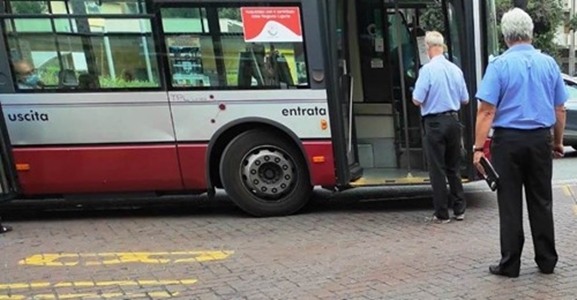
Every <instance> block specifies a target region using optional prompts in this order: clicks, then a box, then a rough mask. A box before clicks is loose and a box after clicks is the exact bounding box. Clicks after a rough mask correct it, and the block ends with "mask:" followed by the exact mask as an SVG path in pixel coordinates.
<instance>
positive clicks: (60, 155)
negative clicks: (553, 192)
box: [0, 0, 497, 216]
mask: <svg viewBox="0 0 577 300" xmlns="http://www.w3.org/2000/svg"><path fill="white" fill-rule="evenodd" d="M0 22H1V28H2V29H1V30H2V33H1V35H0V102H1V105H2V110H3V112H2V116H3V117H4V121H5V124H2V125H3V126H4V127H2V132H3V133H4V134H3V136H2V138H3V140H2V142H3V143H4V144H5V145H3V147H4V148H5V149H3V152H2V153H1V154H2V165H3V168H4V172H3V174H2V176H3V177H2V179H3V180H2V183H3V185H2V191H0V192H2V193H3V194H5V195H8V196H12V197H14V196H15V195H16V196H17V197H18V198H19V199H30V198H42V197H51V196H57V197H64V198H66V197H69V196H78V195H86V194H97V195H110V194H121V195H124V194H128V193H154V194H155V195H166V194H179V193H181V194H192V193H199V194H200V193H207V194H208V195H209V196H213V195H214V194H215V190H217V189H224V191H225V192H226V193H227V194H228V196H229V197H230V198H231V200H232V201H233V202H234V203H235V204H236V205H238V207H240V208H241V209H242V210H244V211H245V212H246V213H248V214H250V215H254V216H280V215H288V214H293V213H296V212H297V211H299V209H301V208H302V207H303V206H304V205H305V204H306V203H307V201H308V200H309V198H310V197H311V195H312V190H313V188H314V187H315V186H320V187H324V188H328V189H331V190H334V191H339V190H343V189H348V188H354V187H363V186H383V185H412V184H415V185H419V184H421V185H426V184H429V179H428V171H427V160H426V158H425V155H424V153H423V147H422V142H421V139H422V128H421V122H420V114H419V110H418V108H416V107H415V106H413V105H411V91H412V88H413V86H414V83H415V80H416V78H417V77H418V71H419V68H420V66H422V65H423V64H425V63H426V62H427V60H428V58H427V56H426V50H425V45H424V35H425V32H426V31H427V30H431V29H436V30H440V31H441V32H442V33H443V34H444V36H445V37H446V42H447V53H446V55H447V57H448V58H449V59H450V60H452V61H453V62H455V63H456V64H458V65H459V66H460V67H461V68H462V70H463V72H464V75H465V78H466V82H467V85H468V88H469V91H470V93H471V95H474V91H475V90H476V86H477V84H478V82H479V80H480V78H481V74H482V71H483V69H484V67H485V66H486V64H487V57H489V55H490V54H493V53H494V52H495V49H496V47H497V38H496V31H495V28H496V20H495V7H494V1H493V0H485V1H482V0H356V1H347V0H247V1H239V0H237V1H229V0H203V1H197V0H58V1H48V0H46V1H44V0H43V1H36V0H27V1H22V0H3V1H0ZM472 100H473V99H472ZM475 113H476V101H470V104H469V105H467V106H464V107H463V108H462V110H461V111H460V112H459V114H460V118H461V122H462V124H463V133H464V134H463V143H462V144H463V149H464V150H463V167H462V176H463V181H464V182H467V181H473V180H476V179H477V177H476V173H475V171H474V169H473V166H472V163H471V151H470V149H471V148H472V145H473V144H472V143H473V131H474V116H475Z"/></svg>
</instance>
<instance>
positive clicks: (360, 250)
mask: <svg viewBox="0 0 577 300" xmlns="http://www.w3.org/2000/svg"><path fill="white" fill-rule="evenodd" d="M566 185H569V183H563V184H561V185H558V186H556V187H555V203H554V209H555V221H556V234H557V244H558V251H559V254H560V261H559V263H558V267H557V269H556V274H553V275H542V274H540V273H539V272H538V270H537V267H536V266H535V264H534V263H533V258H532V256H533V249H532V239H531V237H530V234H529V231H528V223H527V216H526V214H525V223H526V241H525V248H524V253H523V264H522V269H521V276H520V277H519V278H516V279H506V278H501V277H496V276H493V275H490V274H489V273H488V270H487V268H488V266H489V264H492V263H495V262H497V259H498V258H499V248H498V219H497V208H496V202H495V196H494V194H492V193H490V192H487V191H486V190H487V189H484V188H482V187H481V188H475V187H473V188H469V189H468V191H469V192H468V193H467V197H468V199H469V209H468V212H467V219H466V220H465V221H464V222H455V223H451V224H448V225H426V224H424V223H423V218H424V217H426V216H428V215H429V214H430V213H431V209H430V207H429V200H408V201H404V202H387V201H384V202H371V203H358V201H357V200H351V199H350V197H353V198H355V197H357V196H358V195H357V194H358V192H356V191H355V192H354V193H353V196H350V195H347V194H345V195H344V196H339V197H337V199H336V200H333V201H331V202H330V203H325V200H320V201H317V202H320V204H319V203H317V204H314V205H312V206H311V207H309V208H308V209H307V210H306V211H305V212H303V213H302V214H299V215H296V216H290V217H284V218H267V219H255V218H250V217H247V216H245V215H244V214H242V213H240V212H239V211H238V210H237V209H235V208H234V207H232V206H230V205H229V204H227V203H220V204H218V205H216V206H211V205H208V206H207V205H198V204H188V203H184V202H178V203H177V204H174V205H173V206H174V207H172V208H169V209H156V208H151V209H148V210H136V211H133V210H114V211H108V210H91V211H89V212H66V213H56V212H50V213H45V214H40V215H27V216H25V217H16V218H13V219H12V220H9V221H8V222H7V223H9V224H11V225H13V226H14V228H15V230H14V232H11V233H9V234H6V235H3V236H0V249H1V250H0V299H35V298H34V296H36V297H37V298H38V299H162V298H167V297H171V298H172V299H518V298H522V299H545V298H547V299H553V298H554V299H576V298H577V296H575V295H576V293H577V284H575V283H574V281H575V278H577V251H575V249H577V229H576V228H577V227H576V226H575V223H576V221H577V216H576V215H574V214H573V210H572V206H573V204H574V203H573V200H572V198H571V197H570V196H568V195H567V188H566V187H565V186H566ZM571 188H572V190H573V191H574V192H577V184H575V183H572V184H571ZM372 193H375V192H372ZM369 194H370V193H369ZM347 197H349V198H347ZM191 251H215V252H211V253H212V254H204V256H203V255H202V253H200V254H199V253H191ZM135 252H137V253H136V254H134V253H135ZM151 252H152V254H151ZM130 253H133V255H132V256H131V255H130ZM215 253H216V254H215ZM42 254H44V256H42ZM46 254H55V255H56V256H49V255H46ZM69 254H70V255H69ZM38 255H40V256H38ZM58 255H59V256H58ZM147 255H148V256H147ZM55 257H56V259H55ZM26 258H28V260H27V262H28V264H21V263H19V262H21V261H23V260H25V259H26ZM30 262H34V264H31V263H30Z"/></svg>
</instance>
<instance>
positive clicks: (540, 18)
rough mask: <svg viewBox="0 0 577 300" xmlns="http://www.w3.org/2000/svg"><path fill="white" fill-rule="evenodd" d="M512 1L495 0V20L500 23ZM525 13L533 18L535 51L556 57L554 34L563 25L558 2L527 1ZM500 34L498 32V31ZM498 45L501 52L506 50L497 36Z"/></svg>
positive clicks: (505, 46) (500, 36)
mask: <svg viewBox="0 0 577 300" xmlns="http://www.w3.org/2000/svg"><path fill="white" fill-rule="evenodd" d="M512 2H513V1H512V0H496V4H497V6H496V8H497V20H498V21H499V22H500V20H501V18H502V17H503V14H504V13H505V12H507V11H508V10H509V9H511V8H512V7H513V3H512ZM527 13H528V14H529V15H530V16H531V18H533V23H534V24H535V30H534V34H533V44H534V45H535V47H536V48H537V49H540V50H541V51H543V52H544V53H547V54H549V55H552V56H554V57H555V56H557V55H558V46H557V45H556V44H555V42H554V40H555V32H556V30H557V28H558V26H559V25H561V24H562V23H563V9H562V6H561V3H560V0H529V2H528V4H527ZM499 32H500V30H499ZM499 44H500V48H501V49H502V50H505V49H507V45H506V44H505V41H504V40H503V36H502V35H501V34H499Z"/></svg>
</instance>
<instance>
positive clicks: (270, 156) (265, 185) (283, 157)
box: [241, 148, 295, 199]
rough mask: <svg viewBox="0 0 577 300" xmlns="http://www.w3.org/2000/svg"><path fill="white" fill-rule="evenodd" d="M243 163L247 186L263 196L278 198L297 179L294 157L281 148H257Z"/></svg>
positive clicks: (244, 178)
mask: <svg viewBox="0 0 577 300" xmlns="http://www.w3.org/2000/svg"><path fill="white" fill-rule="evenodd" d="M242 163H243V165H242V171H241V172H242V178H243V181H244V184H245V186H246V187H247V188H248V189H249V190H251V191H252V192H253V193H254V194H255V195H257V196H259V197H261V198H269V199H270V198H272V199H278V198H280V197H282V196H283V195H284V194H286V193H287V192H289V191H290V189H291V188H292V186H293V183H294V181H295V174H294V163H293V159H292V157H290V156H289V155H288V154H286V153H284V152H283V151H281V150H279V149H263V148H257V149H255V150H253V151H251V152H249V153H248V154H247V155H246V156H245V157H244V159H243V161H242Z"/></svg>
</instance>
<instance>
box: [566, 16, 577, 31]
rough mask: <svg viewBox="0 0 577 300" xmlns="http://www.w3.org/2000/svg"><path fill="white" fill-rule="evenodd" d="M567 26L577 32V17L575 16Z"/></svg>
mask: <svg viewBox="0 0 577 300" xmlns="http://www.w3.org/2000/svg"><path fill="white" fill-rule="evenodd" d="M567 25H568V27H569V29H570V30H573V31H577V15H574V16H573V18H572V19H571V20H569V22H568V24H567Z"/></svg>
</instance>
